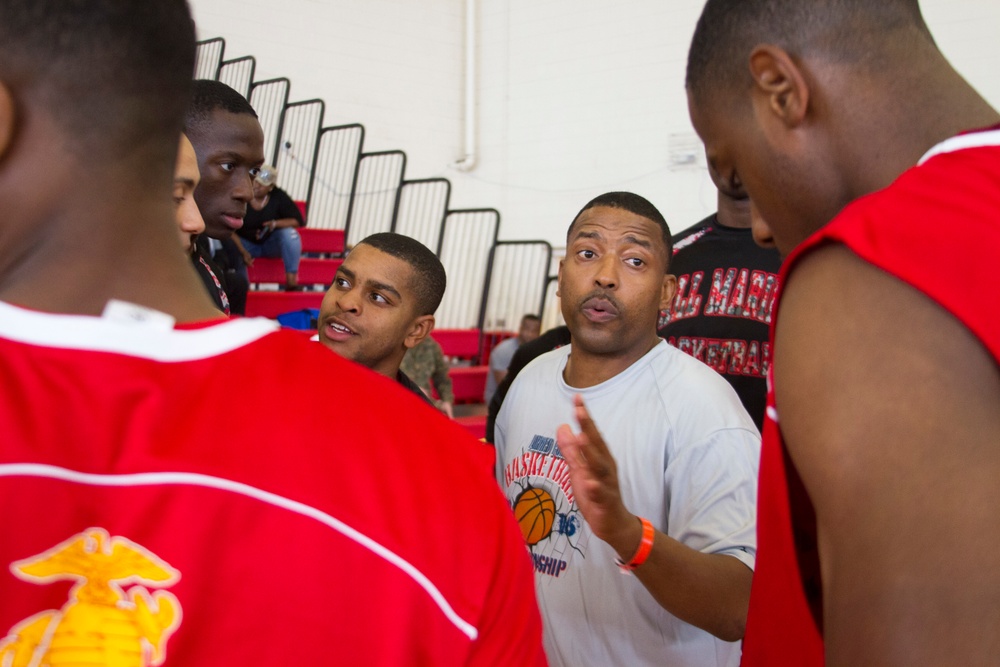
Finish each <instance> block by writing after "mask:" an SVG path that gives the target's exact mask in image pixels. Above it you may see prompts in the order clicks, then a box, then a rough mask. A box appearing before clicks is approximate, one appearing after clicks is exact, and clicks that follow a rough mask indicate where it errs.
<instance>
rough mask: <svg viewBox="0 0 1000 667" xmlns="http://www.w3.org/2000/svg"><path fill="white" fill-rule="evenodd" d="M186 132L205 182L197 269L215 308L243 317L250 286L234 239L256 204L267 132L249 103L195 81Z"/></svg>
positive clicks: (222, 87) (219, 86)
mask: <svg viewBox="0 0 1000 667" xmlns="http://www.w3.org/2000/svg"><path fill="white" fill-rule="evenodd" d="M184 132H185V133H186V134H187V136H188V138H189V139H190V140H191V144H192V145H193V146H194V151H195V153H196V154H197V155H198V168H199V170H200V171H201V182H200V183H199V184H198V187H197V189H196V190H195V191H194V198H195V201H196V202H198V208H199V209H200V210H201V215H202V218H204V220H205V233H204V234H202V235H200V236H199V237H198V239H197V241H196V246H197V252H196V253H195V254H194V255H193V260H194V265H195V268H196V269H198V273H199V275H201V277H202V280H203V282H204V283H205V287H206V289H208V292H209V294H210V295H211V296H212V299H213V300H214V301H215V303H216V305H217V306H218V307H219V308H220V309H221V310H222V311H223V312H225V313H226V314H230V313H232V314H236V315H242V314H243V312H244V308H245V307H246V295H247V291H248V290H249V287H250V285H249V283H248V281H247V280H246V276H245V274H241V273H240V272H239V270H238V268H239V263H238V260H239V254H238V252H237V249H236V247H235V244H233V242H232V240H231V237H232V235H233V232H234V231H236V230H237V229H239V228H240V227H241V226H242V225H243V218H244V216H245V215H246V212H247V205H248V204H249V203H250V201H251V200H252V199H253V179H254V178H256V176H257V173H258V171H259V170H260V167H261V165H262V164H264V132H263V130H262V129H261V127H260V122H259V121H258V120H257V113H256V112H255V111H254V110H253V107H252V106H250V103H249V102H247V100H246V98H244V97H243V96H242V95H240V94H239V93H238V92H236V91H235V90H233V89H232V88H230V87H229V86H227V85H226V84H224V83H221V82H219V81H210V80H207V79H199V80H198V81H195V82H194V91H193V93H192V95H191V101H190V103H189V104H188V110H187V116H186V118H185V120H184Z"/></svg>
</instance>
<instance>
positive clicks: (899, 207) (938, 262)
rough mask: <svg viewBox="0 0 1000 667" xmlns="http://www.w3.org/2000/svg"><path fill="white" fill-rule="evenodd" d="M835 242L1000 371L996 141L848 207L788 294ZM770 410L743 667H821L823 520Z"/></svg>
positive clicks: (964, 139) (992, 133) (953, 142)
mask: <svg viewBox="0 0 1000 667" xmlns="http://www.w3.org/2000/svg"><path fill="white" fill-rule="evenodd" d="M829 242H834V243H841V244H843V245H845V246H847V247H848V248H850V249H851V250H852V251H853V252H854V253H855V254H856V255H858V256H859V257H860V258H861V259H863V260H865V261H867V262H869V263H871V264H872V265H874V266H877V267H879V268H881V269H883V270H885V271H886V272H888V273H890V274H892V275H894V276H896V277H897V278H899V279H900V280H902V281H903V282H905V283H907V284H909V285H911V286H913V287H915V288H916V289H918V290H920V291H921V292H923V293H924V294H926V295H927V296H928V297H929V298H931V299H933V300H934V301H935V302H936V303H938V304H940V305H941V306H942V307H943V308H945V309H946V310H947V311H948V312H949V313H951V314H952V316H953V317H955V318H956V319H957V320H958V321H959V322H961V323H962V324H963V325H964V326H965V327H967V328H968V329H969V331H971V332H972V333H973V334H974V335H975V336H976V337H977V338H978V339H979V340H980V341H982V343H983V345H984V346H985V347H986V348H987V349H988V350H989V351H990V352H991V354H992V355H993V358H994V359H996V360H997V361H998V363H1000V309H997V308H996V306H995V302H996V299H995V298H990V299H986V298H985V295H988V294H991V293H993V291H994V290H995V284H996V269H997V248H1000V129H994V130H989V131H983V132H975V133H970V134H964V135H960V136H957V137H954V138H952V139H949V140H947V141H945V142H942V143H941V144H939V145H938V146H936V147H935V148H934V149H932V150H931V151H930V152H928V153H927V155H925V156H924V158H923V159H922V160H921V162H920V165H918V166H917V167H914V168H912V169H910V170H908V171H906V172H904V173H903V174H902V175H901V176H900V177H899V178H898V179H897V180H896V181H895V182H894V183H893V184H892V185H891V186H889V187H888V188H886V189H885V190H882V191H880V192H876V193H874V194H871V195H869V196H867V197H863V198H861V199H859V200H857V201H855V202H854V203H852V204H850V205H849V206H847V207H846V208H845V209H844V210H843V211H842V212H841V213H840V214H839V215H838V216H837V217H836V218H835V219H834V220H833V221H832V222H831V223H830V224H829V225H827V226H826V227H824V228H823V229H821V230H820V231H819V232H817V233H816V234H814V235H813V236H811V237H810V238H809V239H808V240H807V241H806V242H805V243H803V244H802V245H801V246H799V247H798V248H796V250H795V252H793V253H792V254H791V255H790V256H789V258H788V260H787V261H786V262H785V265H784V267H783V270H782V275H781V284H782V285H784V284H786V282H787V279H788V275H789V274H790V273H791V272H792V271H794V269H795V265H796V263H797V261H798V260H799V259H801V258H802V257H803V256H804V255H806V254H807V253H808V252H809V251H811V250H812V249H814V248H816V247H817V246H819V245H821V244H823V243H829ZM779 298H780V297H779ZM779 305H780V304H779ZM777 318H778V310H777V309H776V310H775V315H774V321H775V322H777ZM772 336H773V328H772ZM772 343H773V338H772ZM774 406H775V403H774V391H773V388H772V389H771V391H769V395H768V408H767V420H766V422H765V424H764V442H763V446H762V452H761V464H760V488H759V491H758V494H759V496H758V498H759V500H758V502H759V509H758V513H757V543H758V546H757V568H756V570H755V571H754V582H753V590H752V593H751V596H750V614H749V617H748V620H747V630H746V637H745V639H744V643H743V663H742V664H743V665H745V666H750V667H756V666H758V665H760V666H762V667H763V666H765V665H767V666H770V665H789V666H791V665H822V664H823V639H822V635H821V630H820V626H821V624H820V623H819V622H818V621H817V619H819V618H821V610H822V600H821V594H822V588H821V585H820V580H819V564H818V560H817V550H816V530H815V514H814V512H813V507H812V505H811V503H810V501H809V497H808V495H807V494H806V492H805V489H804V487H803V486H802V482H801V480H800V478H799V476H798V473H797V472H796V470H795V468H794V467H793V465H792V462H791V459H790V458H789V457H788V454H787V450H786V448H785V445H784V443H783V442H782V439H781V431H780V427H779V424H778V419H779V415H778V413H777V411H776V410H775V407H774Z"/></svg>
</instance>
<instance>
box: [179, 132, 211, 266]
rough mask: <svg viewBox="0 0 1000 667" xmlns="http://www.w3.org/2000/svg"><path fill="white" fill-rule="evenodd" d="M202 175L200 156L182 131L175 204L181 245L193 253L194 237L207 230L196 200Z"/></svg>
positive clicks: (189, 252)
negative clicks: (199, 162) (195, 192)
mask: <svg viewBox="0 0 1000 667" xmlns="http://www.w3.org/2000/svg"><path fill="white" fill-rule="evenodd" d="M199 180H201V175H200V174H199V172H198V156H197V155H195V153H194V146H192V145H191V140H190V139H188V138H187V135H186V134H184V133H183V132H181V141H180V145H179V146H178V147H177V164H176V165H175V166H174V204H176V206H177V228H178V230H179V231H180V235H181V247H182V248H184V250H185V251H186V252H187V253H188V254H191V253H192V252H194V238H195V237H196V236H198V234H201V233H202V232H203V231H205V221H204V220H203V219H202V217H201V211H199V210H198V203H197V202H196V201H195V200H194V191H195V189H196V188H197V187H198V181H199Z"/></svg>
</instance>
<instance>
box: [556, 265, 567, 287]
mask: <svg viewBox="0 0 1000 667" xmlns="http://www.w3.org/2000/svg"><path fill="white" fill-rule="evenodd" d="M565 262H566V260H565V259H560V260H559V272H558V273H556V296H561V294H559V292H561V291H562V267H563V264H564V263H565Z"/></svg>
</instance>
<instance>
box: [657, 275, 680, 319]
mask: <svg viewBox="0 0 1000 667" xmlns="http://www.w3.org/2000/svg"><path fill="white" fill-rule="evenodd" d="M676 294H677V276H675V275H673V274H670V273H668V274H667V275H665V276H663V287H662V288H661V291H660V312H661V313H662V312H663V311H665V310H670V304H672V303H673V302H674V296H675V295H676Z"/></svg>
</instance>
